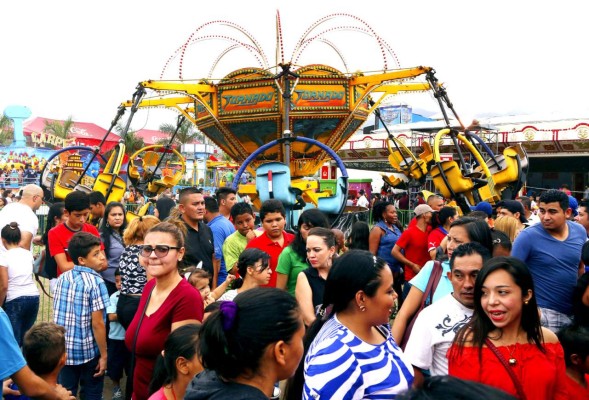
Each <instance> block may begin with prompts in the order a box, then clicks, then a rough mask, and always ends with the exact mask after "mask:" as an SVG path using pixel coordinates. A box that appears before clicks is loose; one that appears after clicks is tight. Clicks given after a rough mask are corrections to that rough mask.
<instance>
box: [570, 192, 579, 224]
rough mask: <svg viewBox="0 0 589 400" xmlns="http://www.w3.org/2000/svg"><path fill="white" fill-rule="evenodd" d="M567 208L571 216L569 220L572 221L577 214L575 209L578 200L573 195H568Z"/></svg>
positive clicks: (577, 206) (577, 205)
mask: <svg viewBox="0 0 589 400" xmlns="http://www.w3.org/2000/svg"><path fill="white" fill-rule="evenodd" d="M569 208H570V209H571V216H570V217H569V221H574V220H575V218H577V216H578V215H579V213H578V211H577V209H578V208H579V202H578V201H577V199H575V198H574V197H573V196H571V195H569Z"/></svg>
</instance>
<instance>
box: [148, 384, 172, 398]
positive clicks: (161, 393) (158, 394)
mask: <svg viewBox="0 0 589 400" xmlns="http://www.w3.org/2000/svg"><path fill="white" fill-rule="evenodd" d="M149 400H168V398H167V397H166V394H165V393H164V388H163V386H162V387H161V388H160V390H158V391H157V392H155V393H154V394H152V395H151V396H149Z"/></svg>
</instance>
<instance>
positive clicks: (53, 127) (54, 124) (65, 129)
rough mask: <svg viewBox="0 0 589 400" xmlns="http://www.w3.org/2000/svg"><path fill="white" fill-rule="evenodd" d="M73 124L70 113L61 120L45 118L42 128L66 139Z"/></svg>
mask: <svg viewBox="0 0 589 400" xmlns="http://www.w3.org/2000/svg"><path fill="white" fill-rule="evenodd" d="M73 126H74V121H73V119H72V116H71V115H70V116H69V117H67V119H66V120H65V121H63V122H62V121H47V120H45V127H44V128H43V132H45V133H49V134H51V135H55V136H57V137H60V138H62V139H67V138H68V137H69V135H70V129H71V128H73Z"/></svg>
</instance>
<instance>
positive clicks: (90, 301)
mask: <svg viewBox="0 0 589 400" xmlns="http://www.w3.org/2000/svg"><path fill="white" fill-rule="evenodd" d="M109 304H110V300H109V297H108V291H107V290H106V285H105V284H104V280H103V279H102V277H101V276H100V275H99V274H98V273H97V272H96V271H94V270H92V269H91V268H87V267H81V266H79V265H76V266H74V269H72V270H70V271H67V272H64V273H63V274H61V276H60V277H59V278H58V279H57V284H56V285H55V292H54V296H53V321H54V322H55V323H56V324H58V325H61V326H63V327H64V328H65V346H66V352H67V359H66V362H65V363H66V365H80V364H84V363H87V362H88V361H90V360H92V359H94V358H96V357H98V356H99V355H100V353H99V350H98V345H97V344H96V341H95V340H94V332H93V330H92V313H93V312H94V311H99V310H104V309H106V307H107V306H108V305H109ZM104 315H105V318H106V314H104Z"/></svg>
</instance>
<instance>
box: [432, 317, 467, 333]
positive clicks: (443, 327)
mask: <svg viewBox="0 0 589 400" xmlns="http://www.w3.org/2000/svg"><path fill="white" fill-rule="evenodd" d="M468 321H470V317H469V316H468V315H464V318H462V320H461V321H458V322H456V323H454V324H453V325H452V318H450V316H449V315H446V317H445V318H444V319H443V320H442V323H440V324H438V325H437V326H436V329H438V330H440V331H442V336H446V334H447V333H450V332H453V333H454V334H456V333H457V332H458V331H459V330H460V329H462V327H463V326H464V325H466V324H467V323H468Z"/></svg>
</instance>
